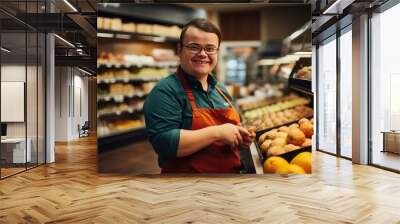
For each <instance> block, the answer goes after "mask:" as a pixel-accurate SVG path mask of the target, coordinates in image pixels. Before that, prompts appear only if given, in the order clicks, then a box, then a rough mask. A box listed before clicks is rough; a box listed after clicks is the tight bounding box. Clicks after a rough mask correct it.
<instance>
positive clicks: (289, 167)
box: [264, 152, 312, 174]
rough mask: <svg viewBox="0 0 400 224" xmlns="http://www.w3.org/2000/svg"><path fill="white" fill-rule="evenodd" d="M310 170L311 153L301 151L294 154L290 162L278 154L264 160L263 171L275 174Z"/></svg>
mask: <svg viewBox="0 0 400 224" xmlns="http://www.w3.org/2000/svg"><path fill="white" fill-rule="evenodd" d="M311 171H312V153H311V152H302V153H299V154H298V155H297V156H295V157H294V158H293V159H292V160H291V161H290V163H289V162H288V161H287V160H286V159H284V158H282V157H279V156H272V157H269V158H268V159H267V160H265V162H264V172H265V173H276V174H305V173H311Z"/></svg>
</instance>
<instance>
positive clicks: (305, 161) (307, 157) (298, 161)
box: [290, 152, 312, 173]
mask: <svg viewBox="0 0 400 224" xmlns="http://www.w3.org/2000/svg"><path fill="white" fill-rule="evenodd" d="M290 164H294V165H298V166H300V167H301V168H303V170H304V171H306V173H311V170H312V153H311V152H302V153H300V154H298V155H297V156H296V157H294V158H293V159H292V161H290Z"/></svg>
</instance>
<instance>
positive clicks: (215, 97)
mask: <svg viewBox="0 0 400 224" xmlns="http://www.w3.org/2000/svg"><path fill="white" fill-rule="evenodd" d="M183 74H184V76H185V77H186V79H187V81H188V84H189V86H190V87H191V88H192V91H193V95H194V97H195V99H196V105H197V107H199V108H213V109H216V108H228V107H229V104H228V103H227V102H226V101H225V99H224V98H223V97H222V96H221V94H219V93H218V91H217V90H216V89H215V86H218V87H219V88H220V89H221V90H222V92H223V93H224V94H225V96H226V97H228V99H229V100H230V101H231V102H232V104H233V105H234V106H235V107H236V108H237V106H236V104H235V103H234V102H233V100H232V97H231V96H230V95H229V94H228V92H227V90H226V89H225V87H224V86H223V85H222V84H221V83H219V82H218V81H217V80H216V79H215V78H214V77H213V76H212V75H209V76H208V79H207V81H208V89H207V91H204V90H203V88H202V86H201V83H200V82H199V81H197V80H196V79H195V78H194V77H193V76H191V75H188V74H186V73H185V72H183ZM143 110H144V116H145V122H146V128H147V134H148V136H149V140H150V143H151V144H152V146H153V148H154V150H155V152H156V153H157V154H158V164H159V165H160V166H161V165H162V164H163V163H164V162H165V161H167V160H170V159H173V158H175V157H176V154H177V149H178V145H179V136H180V129H186V130H191V129H192V108H191V106H190V103H189V100H188V98H187V96H186V94H185V92H184V90H183V87H182V85H181V82H180V80H179V78H178V76H177V75H176V74H172V75H169V76H168V77H166V78H164V79H162V80H161V81H160V82H159V83H157V85H156V86H155V87H154V88H153V90H152V91H151V92H150V94H149V95H148V96H147V98H146V101H145V103H144V106H143Z"/></svg>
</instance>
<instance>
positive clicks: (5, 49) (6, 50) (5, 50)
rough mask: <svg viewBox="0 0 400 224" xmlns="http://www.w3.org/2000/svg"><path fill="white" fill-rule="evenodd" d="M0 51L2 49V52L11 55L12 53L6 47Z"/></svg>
mask: <svg viewBox="0 0 400 224" xmlns="http://www.w3.org/2000/svg"><path fill="white" fill-rule="evenodd" d="M0 49H1V50H2V51H4V52H6V53H10V52H11V50H8V49H7V48H5V47H1V48H0Z"/></svg>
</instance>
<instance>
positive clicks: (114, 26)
mask: <svg viewBox="0 0 400 224" xmlns="http://www.w3.org/2000/svg"><path fill="white" fill-rule="evenodd" d="M111 30H114V31H121V30H122V20H121V19H119V18H114V19H111Z"/></svg>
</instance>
